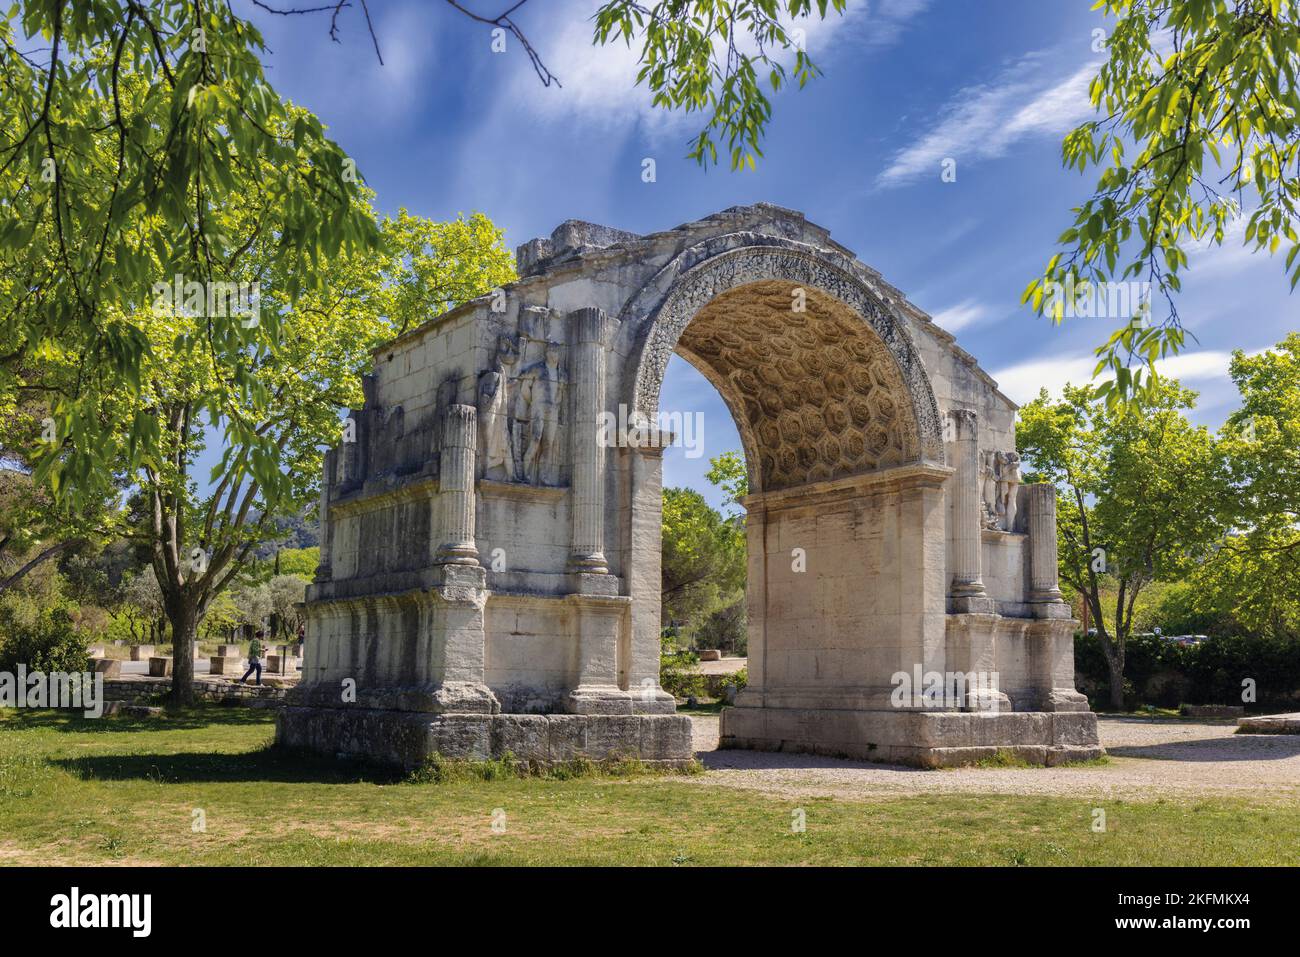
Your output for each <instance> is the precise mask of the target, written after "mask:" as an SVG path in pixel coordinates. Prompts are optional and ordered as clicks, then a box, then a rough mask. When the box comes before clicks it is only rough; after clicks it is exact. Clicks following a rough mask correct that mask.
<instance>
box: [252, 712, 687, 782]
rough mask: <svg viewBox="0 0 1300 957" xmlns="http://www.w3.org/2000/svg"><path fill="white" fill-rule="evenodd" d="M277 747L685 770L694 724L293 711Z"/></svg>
mask: <svg viewBox="0 0 1300 957" xmlns="http://www.w3.org/2000/svg"><path fill="white" fill-rule="evenodd" d="M275 740H276V743H277V744H280V745H283V746H286V747H294V748H305V749H307V750H309V751H316V752H319V753H322V754H328V755H334V756H339V757H347V758H354V759H362V760H366V761H372V762H375V763H378V764H388V765H396V766H399V767H403V768H415V767H419V766H420V765H422V764H423V763H424V762H425V761H426V760H427V759H428V758H429V757H430V756H432V755H434V754H439V755H441V756H443V757H446V758H462V759H466V760H471V761H482V760H487V759H489V758H500V757H502V756H503V755H505V754H507V753H509V754H512V755H514V756H515V757H516V758H517V759H519V760H521V761H535V762H537V763H539V764H554V763H558V762H562V761H571V760H573V759H575V758H589V759H591V760H593V761H603V760H606V759H614V758H621V757H625V758H640V759H641V760H642V761H644V762H646V763H647V764H655V765H665V766H681V765H684V764H686V763H688V762H689V761H690V760H691V759H692V758H693V757H694V750H693V746H692V743H691V719H690V718H688V717H686V716H685V715H663V714H625V715H605V714H430V713H428V712H415V711H380V710H372V709H367V708H319V707H301V706H294V707H287V708H284V709H283V710H282V711H281V712H280V714H279V716H278V718H277V720H276V730H275Z"/></svg>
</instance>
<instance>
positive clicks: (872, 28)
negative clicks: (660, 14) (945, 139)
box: [506, 0, 930, 133]
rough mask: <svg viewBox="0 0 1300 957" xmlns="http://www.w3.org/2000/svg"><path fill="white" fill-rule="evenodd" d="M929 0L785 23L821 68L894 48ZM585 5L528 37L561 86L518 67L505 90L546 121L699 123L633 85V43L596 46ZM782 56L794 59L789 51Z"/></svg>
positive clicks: (661, 129) (671, 127)
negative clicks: (842, 57) (841, 58)
mask: <svg viewBox="0 0 1300 957" xmlns="http://www.w3.org/2000/svg"><path fill="white" fill-rule="evenodd" d="M929 4H930V0H877V2H876V3H874V4H872V3H868V0H849V4H848V8H847V9H846V10H845V12H844V14H843V15H839V14H836V13H834V12H833V11H829V12H828V13H827V15H826V17H825V18H824V19H822V18H819V17H816V16H811V17H801V18H799V19H797V20H794V21H791V22H790V24H789V26H790V27H791V28H797V29H799V30H802V31H803V36H804V41H803V42H804V48H805V49H806V50H807V51H808V53H809V55H810V56H812V58H813V59H814V60H815V61H816V62H817V64H818V65H819V66H821V67H823V68H825V67H826V65H827V63H828V62H829V61H830V60H831V59H833V57H834V56H835V55H836V54H837V52H838V51H840V50H841V49H848V48H851V49H852V51H853V52H854V53H855V54H858V55H860V54H861V52H862V48H863V47H868V48H876V49H879V48H883V47H889V46H893V45H894V44H896V43H897V42H898V41H899V40H900V39H901V37H902V35H903V32H904V30H905V29H906V28H907V26H908V24H909V22H910V21H912V20H913V19H914V18H915V17H917V16H919V15H920V14H921V13H923V12H924V11H925V9H926V8H927V7H928V6H929ZM587 9H588V5H587V4H586V3H578V4H570V6H569V8H567V9H566V10H564V11H562V12H561V14H560V15H558V16H555V17H554V18H553V19H552V20H551V21H550V23H551V24H553V25H554V26H553V27H552V28H551V29H549V30H548V29H545V28H543V29H542V30H541V31H539V32H538V33H537V35H536V36H535V37H533V40H534V44H535V46H536V47H537V49H538V50H539V51H540V52H541V53H542V54H543V56H544V58H545V60H546V62H547V64H548V65H550V66H551V68H552V69H553V71H554V72H555V73H556V74H557V75H558V76H559V77H560V79H561V82H562V83H563V86H562V87H561V88H559V89H556V88H551V89H545V88H542V87H541V85H540V84H539V83H538V82H537V78H536V77H535V76H533V75H532V73H531V72H528V73H527V74H524V73H523V72H521V73H520V74H519V75H518V76H517V77H516V78H515V81H514V82H513V83H512V84H510V85H509V87H508V89H507V91H506V95H507V96H508V97H510V98H512V99H514V100H517V101H521V102H523V103H526V104H527V105H528V107H529V108H530V110H531V111H532V112H533V113H534V114H535V115H537V116H538V117H540V118H543V119H546V120H550V121H553V122H575V121H576V122H580V123H582V124H584V125H586V126H590V127H595V128H597V129H615V128H627V127H631V126H634V125H636V124H641V125H643V126H645V127H646V128H647V129H649V130H650V131H651V133H672V132H677V131H679V130H681V129H684V128H694V127H696V126H699V125H700V124H701V122H703V120H702V117H701V114H699V113H693V114H689V113H686V112H684V111H681V110H674V111H672V112H669V111H667V110H663V109H659V108H657V107H655V106H654V105H653V104H652V103H651V95H650V93H649V91H648V90H647V89H646V86H645V84H641V85H635V80H636V75H637V72H638V70H639V69H640V67H639V65H638V58H639V57H640V46H639V45H638V44H637V43H636V42H635V41H634V42H633V44H632V45H631V46H630V47H629V46H628V45H627V44H626V43H624V42H623V41H621V40H612V41H611V42H609V43H607V44H605V45H603V46H594V45H593V44H592V28H593V25H592V21H591V20H590V19H586V18H584V16H583V15H582V14H583V12H584V11H586V10H587ZM720 42H721V41H719V43H720ZM742 52H749V53H753V52H755V50H752V49H744V50H742ZM789 59H790V60H791V61H793V57H790V58H789ZM787 65H788V64H787Z"/></svg>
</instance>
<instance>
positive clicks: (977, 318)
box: [930, 299, 991, 332]
mask: <svg viewBox="0 0 1300 957" xmlns="http://www.w3.org/2000/svg"><path fill="white" fill-rule="evenodd" d="M990 315H991V313H990V312H989V310H988V307H986V306H985V305H984V304H983V303H980V302H976V301H975V300H974V299H963V300H962V301H961V302H959V303H957V304H956V305H954V306H949V307H948V308H947V309H943V310H940V311H939V312H936V313H935V314H934V315H933V316H931V317H930V318H931V319H933V320H934V323H935V325H937V326H938V327H939V328H940V329H944V330H946V331H948V332H957V331H959V330H961V329H966V328H968V327H969V326H973V325H977V324H979V323H981V322H984V321H985V320H986V319H988V318H989V316H990Z"/></svg>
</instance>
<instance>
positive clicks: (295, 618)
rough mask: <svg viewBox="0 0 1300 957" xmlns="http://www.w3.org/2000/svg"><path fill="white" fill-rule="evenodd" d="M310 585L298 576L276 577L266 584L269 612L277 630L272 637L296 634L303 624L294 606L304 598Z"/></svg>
mask: <svg viewBox="0 0 1300 957" xmlns="http://www.w3.org/2000/svg"><path fill="white" fill-rule="evenodd" d="M310 584H311V581H310V580H309V579H306V578H302V577H300V576H298V575H276V576H275V577H274V578H272V579H271V580H270V581H269V582H267V585H266V587H267V592H268V594H269V596H270V600H271V611H272V613H273V614H274V615H275V623H276V627H277V628H278V631H277V633H276V634H275V635H273V636H272V637H274V638H279V637H282V636H285V637H287V636H292V635H296V634H298V626H299V625H300V624H302V623H303V617H302V615H301V614H300V613H299V611H298V609H297V608H296V607H295V606H296V605H297V604H298V603H299V602H301V601H302V600H303V598H305V597H306V593H307V586H308V585H310Z"/></svg>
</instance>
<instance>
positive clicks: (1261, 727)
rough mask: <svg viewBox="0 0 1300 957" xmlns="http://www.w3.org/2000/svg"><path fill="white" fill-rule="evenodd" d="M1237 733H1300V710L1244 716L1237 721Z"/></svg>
mask: <svg viewBox="0 0 1300 957" xmlns="http://www.w3.org/2000/svg"><path fill="white" fill-rule="evenodd" d="M1237 734H1300V711H1297V712H1295V713H1293V714H1261V715H1256V716H1254V717H1251V718H1242V719H1240V720H1239V721H1238V722H1237Z"/></svg>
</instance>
